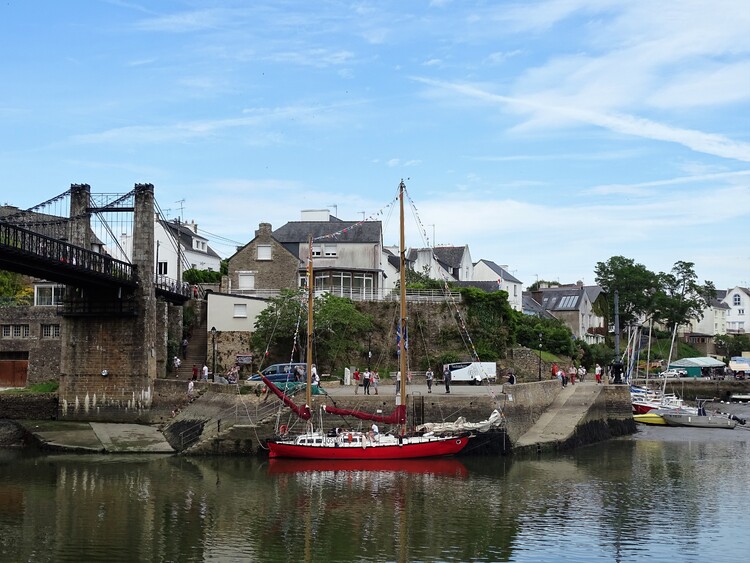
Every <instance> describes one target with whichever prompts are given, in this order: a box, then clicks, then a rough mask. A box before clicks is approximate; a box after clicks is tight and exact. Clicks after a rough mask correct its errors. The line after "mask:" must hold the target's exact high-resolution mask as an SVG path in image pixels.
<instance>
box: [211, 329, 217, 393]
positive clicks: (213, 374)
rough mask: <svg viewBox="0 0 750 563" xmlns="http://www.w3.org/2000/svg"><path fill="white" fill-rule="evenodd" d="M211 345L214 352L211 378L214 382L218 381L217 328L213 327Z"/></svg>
mask: <svg viewBox="0 0 750 563" xmlns="http://www.w3.org/2000/svg"><path fill="white" fill-rule="evenodd" d="M211 345H212V347H213V350H214V361H213V368H212V371H211V378H212V379H213V381H216V327H215V326H212V327H211Z"/></svg>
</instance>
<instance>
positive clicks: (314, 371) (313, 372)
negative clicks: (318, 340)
mask: <svg viewBox="0 0 750 563" xmlns="http://www.w3.org/2000/svg"><path fill="white" fill-rule="evenodd" d="M310 377H311V380H310V381H311V383H312V384H313V385H317V387H318V389H323V386H322V385H321V384H320V376H319V375H318V368H316V367H315V364H312V365H311V366H310Z"/></svg>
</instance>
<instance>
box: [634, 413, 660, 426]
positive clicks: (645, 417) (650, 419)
mask: <svg viewBox="0 0 750 563" xmlns="http://www.w3.org/2000/svg"><path fill="white" fill-rule="evenodd" d="M633 420H635V421H636V422H640V423H641V424H651V425H654V426H666V425H667V421H666V420H664V417H663V416H662V415H660V414H656V413H654V412H646V413H642V414H634V415H633Z"/></svg>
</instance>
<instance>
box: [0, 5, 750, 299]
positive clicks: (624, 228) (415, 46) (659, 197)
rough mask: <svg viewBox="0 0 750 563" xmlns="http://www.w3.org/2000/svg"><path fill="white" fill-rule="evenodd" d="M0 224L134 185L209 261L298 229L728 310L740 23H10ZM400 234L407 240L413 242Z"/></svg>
mask: <svg viewBox="0 0 750 563" xmlns="http://www.w3.org/2000/svg"><path fill="white" fill-rule="evenodd" d="M0 47H1V48H2V53H3V56H2V58H0V76H1V77H2V83H3V87H2V88H0V185H2V188H0V194H2V195H1V196H0V203H7V204H10V205H15V206H17V207H20V208H24V209H26V208H29V207H32V206H34V205H36V204H38V203H41V202H43V201H45V200H47V199H49V198H50V197H53V196H55V195H57V194H60V193H62V192H64V191H65V190H67V189H68V188H69V187H70V184H74V183H86V184H89V185H90V186H91V191H92V192H94V193H125V192H128V191H130V190H131V189H132V187H133V186H134V184H136V183H151V184H153V185H154V188H155V197H156V200H157V202H158V204H159V206H160V207H161V208H162V210H164V211H165V213H166V214H167V215H168V216H169V217H178V216H180V217H181V218H182V219H184V220H195V221H196V222H197V223H198V226H199V229H200V231H201V233H203V234H204V235H206V236H207V237H208V238H209V240H210V244H211V246H212V248H214V249H215V250H216V251H217V252H218V253H219V254H220V255H221V256H222V257H224V258H226V257H229V256H230V255H231V254H233V253H234V251H235V246H236V245H242V244H245V243H247V242H249V241H250V240H252V238H253V237H254V235H255V230H256V229H257V228H258V224H259V223H261V222H268V223H271V224H272V226H273V228H274V229H275V228H278V227H281V226H282V225H283V224H285V223H287V222H288V221H296V220H299V219H300V212H301V211H302V210H303V209H324V208H328V209H330V210H331V211H332V213H334V214H335V215H336V216H337V217H339V218H341V219H343V220H348V221H357V220H361V219H363V218H367V219H375V220H382V221H383V222H384V229H385V230H384V243H385V244H386V245H390V244H394V245H395V244H398V235H397V231H398V219H397V217H398V214H397V211H394V210H393V206H392V205H390V206H389V204H390V203H391V202H392V201H393V200H394V197H395V195H396V192H397V189H398V185H399V182H400V181H401V180H402V179H403V180H404V182H405V183H406V186H407V190H408V194H409V198H410V200H411V201H412V202H413V204H414V209H415V210H416V211H415V212H414V211H412V210H411V209H407V212H406V213H407V241H406V242H407V245H408V246H413V247H421V246H427V245H432V244H434V243H436V244H438V245H441V244H447V245H461V246H462V245H465V244H466V245H468V246H469V250H470V252H471V256H472V259H473V260H474V261H475V262H476V261H477V260H479V259H487V260H492V261H494V262H496V263H497V264H501V265H507V269H508V271H509V272H510V273H511V274H513V275H514V276H515V277H516V278H518V279H519V280H521V282H523V284H524V286H528V285H530V284H532V283H534V282H535V281H537V280H538V279H540V280H549V281H552V280H554V281H559V282H560V283H574V282H576V281H578V280H581V281H583V282H584V283H586V284H593V283H595V274H594V270H595V267H596V264H597V262H604V261H606V260H608V259H609V258H610V257H612V256H625V257H626V258H631V259H633V260H635V262H637V263H639V264H643V265H644V266H646V268H648V269H649V270H652V271H654V272H662V271H663V272H668V271H670V270H671V268H672V266H673V265H674V264H675V262H677V261H687V262H693V263H694V264H695V271H696V273H697V275H698V279H699V281H701V282H702V281H706V280H710V281H713V282H714V283H715V284H716V287H717V288H725V289H726V288H730V287H734V286H736V285H744V286H750V244H749V243H748V241H749V240H750V3H749V2H748V1H747V0H673V1H670V0H663V1H659V2H654V1H653V0H539V1H534V0H529V1H516V2H512V1H502V0H498V1H489V0H482V1H471V0H464V1H457V0H456V1H451V0H433V1H419V0H414V1H408V2H404V1H403V0H400V1H367V0H362V1H316V2H309V1H284V0H272V1H266V0H253V1H252V2H246V1H244V0H236V1H227V0H212V1H202V0H184V1H176V0H163V1H159V2H137V1H129V0H122V1H121V0H109V1H105V0H100V1H97V0H87V1H83V0H66V1H65V2H59V1H56V0H46V1H43V0H8V1H6V2H3V3H2V5H0ZM414 217H416V218H417V220H414Z"/></svg>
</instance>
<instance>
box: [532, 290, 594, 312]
mask: <svg viewBox="0 0 750 563" xmlns="http://www.w3.org/2000/svg"><path fill="white" fill-rule="evenodd" d="M540 291H541V292H542V303H541V304H542V306H543V307H544V308H545V309H546V310H548V311H578V310H579V309H580V307H581V299H582V297H583V294H584V292H585V289H584V288H583V287H581V286H575V287H547V288H544V289H541V290H540Z"/></svg>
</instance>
